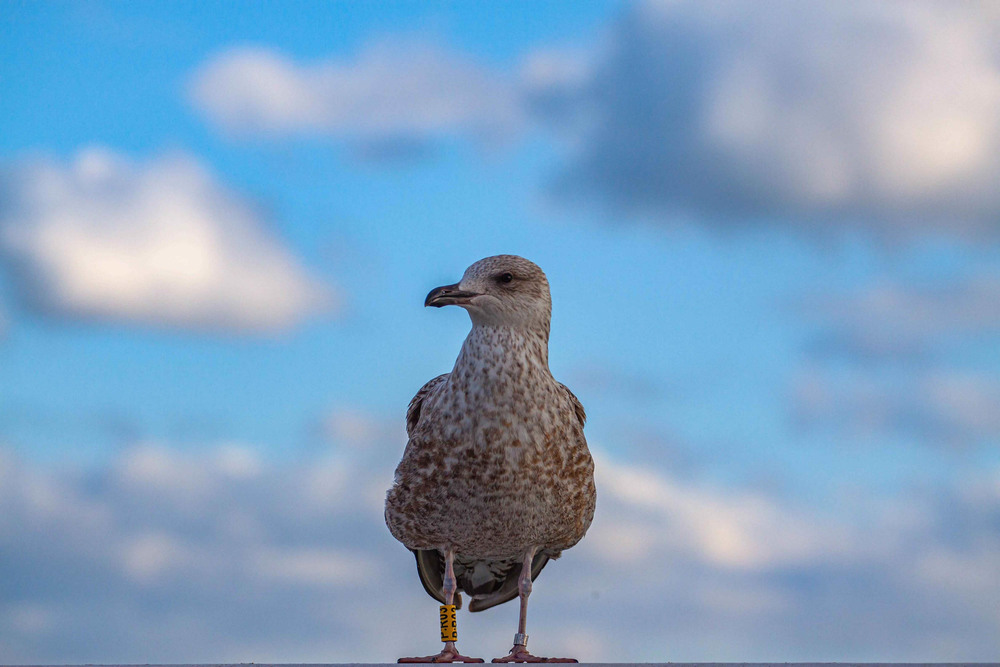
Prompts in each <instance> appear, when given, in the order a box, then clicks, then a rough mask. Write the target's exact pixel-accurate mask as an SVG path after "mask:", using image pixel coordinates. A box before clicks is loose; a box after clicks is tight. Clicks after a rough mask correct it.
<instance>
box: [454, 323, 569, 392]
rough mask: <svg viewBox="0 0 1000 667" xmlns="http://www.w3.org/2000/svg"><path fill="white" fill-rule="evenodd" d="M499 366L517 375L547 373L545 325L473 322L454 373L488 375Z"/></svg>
mask: <svg viewBox="0 0 1000 667" xmlns="http://www.w3.org/2000/svg"><path fill="white" fill-rule="evenodd" d="M501 369H506V370H507V371H509V372H516V374H517V375H519V376H536V375H537V376H547V377H552V374H551V372H550V371H549V332H548V329H526V328H521V327H510V326H485V325H479V324H477V325H475V326H473V327H472V331H470V332H469V335H468V337H466V339H465V343H463V344H462V351H461V352H460V353H459V355H458V360H457V361H456V362H455V370H454V372H455V373H458V374H460V375H466V374H471V375H476V376H479V377H480V378H481V379H489V378H488V377H484V376H488V375H489V374H490V373H497V372H499V371H501Z"/></svg>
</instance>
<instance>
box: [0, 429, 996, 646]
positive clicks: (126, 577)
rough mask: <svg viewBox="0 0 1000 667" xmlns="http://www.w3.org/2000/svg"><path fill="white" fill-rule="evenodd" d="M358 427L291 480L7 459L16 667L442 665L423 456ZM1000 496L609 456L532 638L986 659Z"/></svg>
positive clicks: (169, 457)
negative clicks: (770, 479) (839, 488)
mask: <svg viewBox="0 0 1000 667" xmlns="http://www.w3.org/2000/svg"><path fill="white" fill-rule="evenodd" d="M347 431H348V432H349V433H350V434H351V436H350V437H351V438H352V439H353V442H352V443H351V444H350V445H349V446H348V447H346V448H339V447H338V448H336V449H334V450H333V451H332V452H331V453H329V454H327V455H323V456H320V457H318V458H315V459H312V460H308V461H302V462H299V463H284V464H276V463H274V462H269V461H267V460H266V459H263V458H261V457H260V455H259V454H257V453H255V451H254V450H253V449H251V448H249V447H246V446H243V445H240V444H235V443H226V444H220V445H217V446H212V447H205V448H201V449H199V450H179V449H174V448H170V447H167V446H164V445H160V444H155V443H145V444H139V445H136V446H133V447H131V448H128V449H125V450H123V451H122V452H120V453H119V454H118V455H116V456H115V457H114V458H113V459H111V460H110V461H108V462H107V464H106V465H102V466H99V467H96V468H93V469H89V470H74V469H71V468H49V467H44V466H39V465H36V464H31V463H28V462H26V461H23V460H20V459H19V458H17V457H15V456H14V455H13V454H11V453H10V452H9V451H6V450H0V568H2V570H3V572H4V578H3V582H2V584H0V660H3V661H4V662H8V663H35V664H52V663H58V662H64V661H67V660H70V661H74V662H116V663H142V662H148V661H150V660H154V659H155V660H158V661H162V662H177V663H184V662H233V661H251V660H254V661H258V662H267V661H277V660H280V661H285V662H322V661H329V660H332V659H337V660H342V661H362V660H364V661H369V662H372V661H375V662H380V661H390V660H393V659H395V658H397V657H399V656H401V655H404V654H412V653H413V652H415V651H416V652H422V651H433V650H434V646H435V643H436V637H435V635H434V629H435V622H436V607H435V603H434V602H433V601H432V600H430V598H428V597H427V596H426V595H425V594H424V592H423V590H422V589H421V587H420V584H419V582H418V581H417V577H416V573H415V568H414V565H413V561H412V557H411V556H410V554H409V553H408V552H407V551H406V550H405V549H404V548H403V547H402V546H401V545H399V544H397V543H396V542H394V541H393V540H392V538H391V537H390V536H389V534H388V532H387V531H386V529H385V527H384V525H383V520H382V501H383V498H384V492H385V489H386V488H387V487H388V485H389V482H390V480H391V476H392V463H393V462H394V461H395V458H396V455H398V453H399V450H400V449H401V447H402V444H401V443H400V442H399V438H398V437H394V438H393V439H392V440H391V441H388V440H378V441H377V442H376V441H373V440H367V443H368V444H367V446H365V445H364V444H362V441H365V440H366V438H369V437H375V438H376V439H378V438H384V437H386V436H384V435H382V436H378V435H373V433H374V432H373V431H365V432H364V433H362V432H361V431H358V430H357V429H353V428H349V429H347ZM998 479H1000V477H998V476H997V471H996V470H994V471H992V472H990V471H984V472H983V474H982V477H981V478H977V479H975V480H968V481H967V482H966V483H965V484H963V485H962V486H960V487H958V488H955V489H951V490H948V491H947V492H946V493H943V494H940V495H927V494H922V495H921V494H916V495H912V496H908V497H902V498H898V499H881V500H877V499H868V500H867V501H865V502H864V503H862V505H861V506H860V507H857V508H856V510H850V509H848V510H845V511H838V512H836V513H831V512H830V511H828V510H824V509H823V508H815V507H814V508H810V507H808V506H806V505H803V504H802V503H800V502H797V501H792V500H790V499H784V498H782V497H781V496H779V495H775V494H773V493H768V492H764V491H760V490H754V489H744V490H734V489H722V488H719V487H715V486H713V485H711V484H706V483H694V482H690V481H681V480H680V479H678V478H676V477H674V476H672V475H671V474H669V473H668V472H666V471H664V470H660V469H658V468H656V467H655V466H650V465H642V466H637V465H631V464H629V463H627V462H624V461H620V460H615V459H612V458H609V457H607V456H598V486H599V489H600V494H601V500H600V503H599V506H598V514H597V518H596V519H595V523H594V525H593V527H592V528H591V532H590V534H589V535H588V536H587V538H586V539H585V540H584V541H583V542H582V543H581V544H580V545H579V546H578V547H576V548H574V549H572V550H571V551H569V552H567V553H566V554H565V555H564V557H563V558H562V559H560V560H559V561H557V562H556V563H553V564H552V565H550V566H549V568H547V569H546V572H545V574H544V576H542V577H541V578H540V579H539V581H538V582H537V584H536V588H535V594H534V595H533V596H532V610H533V611H532V621H531V623H532V628H533V630H532V637H533V642H534V643H535V646H536V648H537V649H538V650H539V651H546V652H552V653H557V652H558V653H563V652H565V653H567V654H573V655H576V656H578V657H579V658H581V659H584V660H588V661H607V660H611V659H617V660H625V661H652V660H655V659H661V660H662V659H663V658H664V656H669V657H670V658H671V659H675V660H694V659H703V660H705V659H708V660H737V659H744V660H765V659H771V660H804V659H811V660H823V659H834V658H837V659H841V660H845V659H850V660H855V659H856V660H899V661H907V660H911V661H912V660H917V659H922V660H946V661H947V660H966V661H969V660H988V659H989V658H990V657H991V656H993V655H995V654H996V651H997V650H998V649H1000V644H998V641H1000V640H998V639H997V637H996V633H994V632H993V629H995V627H996V623H997V622H998V621H1000V616H998V612H997V609H996V605H995V600H996V596H997V595H998V594H1000V580H998V579H997V577H996V572H997V571H998V568H1000V560H998V558H1000V556H998V554H1000V542H998V539H997V535H996V531H995V526H996V520H997V517H998V516H1000V486H998ZM388 618H411V619H414V622H413V623H406V624H402V625H397V626H395V627H394V628H393V630H392V632H386V627H387V626H386V619H388ZM515 622H516V608H515V607H512V606H511V605H506V606H504V607H501V608H498V609H497V610H495V611H493V612H488V613H485V614H476V615H470V614H462V620H461V621H460V623H461V625H462V628H463V629H462V636H463V646H464V647H465V648H466V650H467V651H471V652H472V653H473V654H476V655H483V656H484V657H487V658H490V657H493V656H496V655H501V654H503V653H504V652H505V651H506V650H507V649H508V648H509V646H508V643H509V641H510V635H511V632H512V631H513V627H514V625H515ZM845 647H850V648H849V649H845Z"/></svg>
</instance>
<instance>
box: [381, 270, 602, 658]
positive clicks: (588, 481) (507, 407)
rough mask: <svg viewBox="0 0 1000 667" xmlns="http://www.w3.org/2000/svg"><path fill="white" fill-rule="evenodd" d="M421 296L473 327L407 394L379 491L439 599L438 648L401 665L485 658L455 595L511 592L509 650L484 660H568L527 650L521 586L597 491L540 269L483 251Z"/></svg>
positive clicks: (577, 524) (581, 415) (480, 605)
mask: <svg viewBox="0 0 1000 667" xmlns="http://www.w3.org/2000/svg"><path fill="white" fill-rule="evenodd" d="M424 305H425V306H434V307H442V306H452V305H453V306H459V307H461V308H464V309H465V310H466V311H467V312H468V314H469V316H470V318H471V320H472V330H471V331H470V332H469V334H468V336H467V337H466V339H465V342H464V343H463V344H462V348H461V351H460V352H459V355H458V359H457V360H456V361H455V365H454V367H453V368H452V370H451V372H450V373H445V374H443V375H439V376H437V377H435V378H434V379H432V380H431V381H429V382H428V383H427V384H425V385H424V386H423V387H422V388H421V389H420V390H419V391H418V392H417V394H416V396H414V397H413V400H412V401H411V402H410V404H409V407H408V409H407V412H406V431H407V437H408V439H407V444H406V447H405V449H404V451H403V455H402V459H401V460H400V462H399V465H398V466H397V468H396V472H395V476H394V479H393V483H392V486H391V488H390V489H389V490H388V492H387V494H386V502H385V520H386V525H387V526H388V528H389V532H390V533H391V534H392V535H393V537H395V538H396V539H397V540H399V541H400V542H402V543H403V545H404V546H406V547H407V548H408V549H410V550H411V551H412V552H413V554H414V555H415V558H416V563H417V572H418V574H419V577H420V582H421V584H423V587H424V590H425V591H426V592H427V593H428V594H429V595H430V596H431V597H433V598H435V599H437V600H438V601H440V602H441V604H442V605H444V606H442V607H441V621H442V638H441V640H442V641H443V642H445V645H444V647H443V648H442V650H441V652H440V653H438V654H436V655H431V656H426V657H416V658H400V659H399V662H483V661H482V659H479V658H470V657H468V656H465V655H462V654H461V653H459V651H458V649H457V648H456V643H455V640H456V639H457V627H456V625H455V619H454V613H455V609H460V608H461V606H462V596H461V593H462V592H464V593H466V594H467V595H469V596H470V597H471V601H470V604H469V610H470V611H473V612H478V611H482V610H485V609H489V608H491V607H493V606H496V605H499V604H502V603H504V602H508V601H510V600H513V599H514V598H519V599H520V613H519V618H518V627H517V632H516V633H515V635H514V645H513V647H512V648H511V649H510V651H509V653H508V654H507V655H505V656H503V657H501V658H496V659H494V660H493V662H577V661H576V660H574V659H572V658H542V657H537V656H534V655H532V654H531V653H529V652H528V648H527V642H528V635H527V609H528V596H529V595H530V594H531V591H532V582H533V581H534V579H535V578H536V577H537V576H538V575H539V573H540V572H541V571H542V568H544V567H545V565H546V564H547V563H548V561H549V560H550V559H554V558H558V557H559V556H560V554H561V553H562V552H563V551H565V550H566V549H569V548H570V547H572V546H574V545H575V544H577V543H578V542H579V541H580V540H581V539H582V538H583V536H584V534H585V533H586V532H587V529H588V528H589V527H590V524H591V521H592V520H593V518H594V508H595V505H596V500H597V495H596V488H595V485H594V461H593V458H592V457H591V454H590V451H589V449H588V447H587V440H586V438H585V437H584V433H583V427H584V423H585V421H586V418H587V417H586V413H585V412H584V409H583V406H582V405H581V403H580V401H579V400H578V399H577V397H576V396H575V395H574V394H573V392H571V391H570V390H569V389H568V388H567V387H566V386H565V385H563V384H562V383H560V382H558V381H557V380H556V379H555V378H554V377H553V376H552V372H551V371H550V369H549V363H548V344H549V327H550V320H551V313H552V302H551V297H550V294H549V283H548V280H547V278H546V276H545V273H544V272H543V271H542V270H541V268H539V267H538V266H537V265H536V264H534V263H533V262H531V261H529V260H527V259H524V258H523V257H519V256H517V255H496V256H493V257H487V258H485V259H481V260H479V261H478V262H476V263H474V264H472V265H471V266H470V267H469V268H468V269H466V271H465V273H464V275H463V276H462V279H461V281H459V282H458V283H455V284H453V285H445V286H443V287H437V288H435V289H433V290H431V292H430V293H429V294H428V295H427V298H426V299H425V301H424ZM446 626H448V627H446Z"/></svg>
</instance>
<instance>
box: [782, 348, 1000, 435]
mask: <svg viewBox="0 0 1000 667" xmlns="http://www.w3.org/2000/svg"><path fill="white" fill-rule="evenodd" d="M792 403H793V412H794V417H795V419H796V421H797V423H798V424H799V425H801V426H806V427H809V428H819V429H830V430H832V431H834V432H836V433H840V434H844V435H848V436H850V437H852V438H862V439H867V438H871V437H879V436H890V437H905V438H908V439H914V438H915V439H916V440H918V441H919V442H922V443H925V444H934V445H942V446H947V447H962V446H968V445H976V444H987V443H993V442H996V440H997V438H1000V382H998V381H997V379H996V378H995V377H992V376H990V375H987V374H984V373H979V372H968V371H966V372H961V371H955V370H946V369H943V368H935V369H932V370H920V371H916V372H906V373H902V374H884V375H879V374H875V373H871V372H857V371H849V372H832V371H830V370H826V371H824V370H822V369H818V368H817V369H810V370H807V371H804V372H803V373H801V374H800V376H799V377H798V379H797V380H796V382H795V384H794V386H793V389H792Z"/></svg>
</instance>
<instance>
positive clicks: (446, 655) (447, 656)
mask: <svg viewBox="0 0 1000 667" xmlns="http://www.w3.org/2000/svg"><path fill="white" fill-rule="evenodd" d="M396 662H398V663H409V662H483V659H482V658H470V657H469V656H467V655H462V654H461V653H459V652H458V649H456V648H455V645H454V644H453V643H451V642H449V643H448V644H447V645H446V646H445V647H444V649H442V650H441V652H440V653H438V654H437V655H428V656H424V657H422V658H400V659H399V660H397V661H396Z"/></svg>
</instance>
